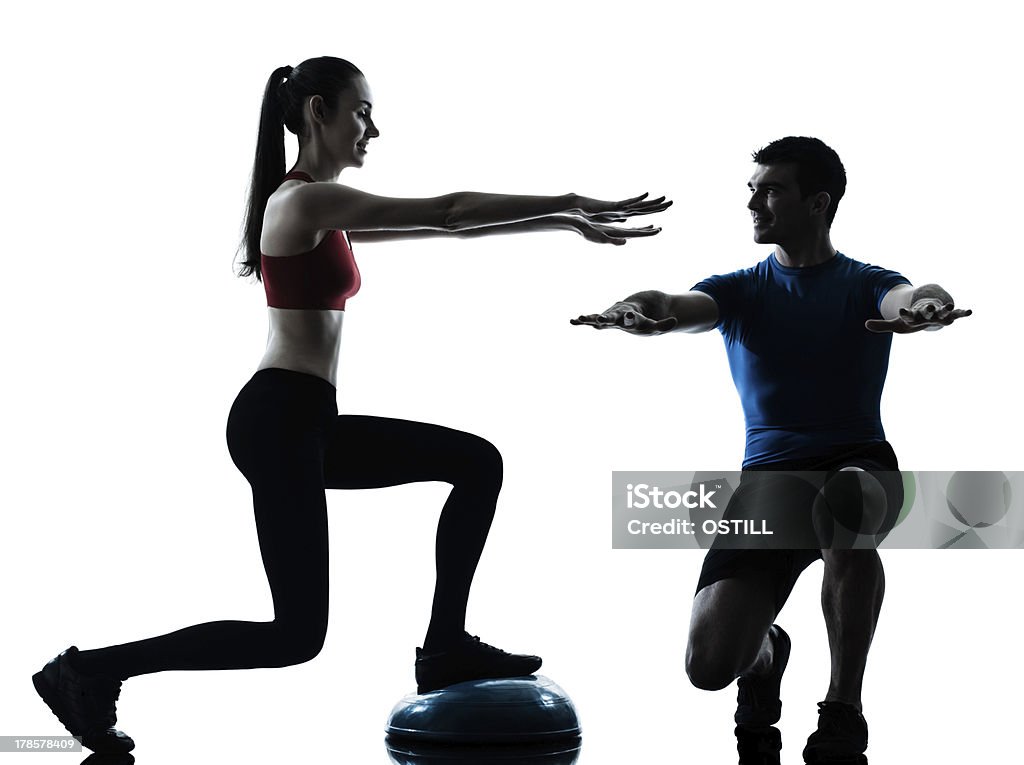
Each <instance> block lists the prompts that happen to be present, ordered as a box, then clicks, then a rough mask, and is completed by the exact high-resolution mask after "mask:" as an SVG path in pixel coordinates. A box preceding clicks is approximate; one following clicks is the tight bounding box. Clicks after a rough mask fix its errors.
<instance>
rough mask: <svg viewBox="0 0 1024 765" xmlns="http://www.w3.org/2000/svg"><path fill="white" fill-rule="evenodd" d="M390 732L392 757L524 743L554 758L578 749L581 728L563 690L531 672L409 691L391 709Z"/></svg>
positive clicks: (524, 745) (574, 708)
mask: <svg viewBox="0 0 1024 765" xmlns="http://www.w3.org/2000/svg"><path fill="white" fill-rule="evenodd" d="M387 734H388V739H387V741H388V748H389V750H391V751H392V755H394V754H397V753H398V751H402V750H410V753H411V750H415V749H417V748H420V749H422V748H423V747H426V749H436V748H438V747H443V748H445V749H446V750H451V749H452V748H453V747H454V748H464V747H470V748H477V747H480V746H486V747H489V748H490V747H503V748H518V747H524V753H525V750H528V749H530V750H537V749H538V747H539V748H540V749H543V750H544V751H547V752H549V756H550V755H554V754H556V753H558V752H561V753H563V754H568V753H569V752H578V750H579V741H580V735H581V730H580V722H579V718H578V717H577V715H576V707H574V706H573V703H572V701H571V700H570V699H569V697H568V696H566V695H565V691H563V690H562V689H561V688H559V687H558V685H556V684H555V683H554V682H552V681H551V680H549V679H548V678H546V677H543V676H541V675H531V676H529V677H511V678H501V679H494V680H471V681H469V682H465V683H457V684H455V685H451V686H449V687H447V688H442V689H440V690H437V691H431V692H430V693H422V694H409V695H408V696H406V697H405V698H403V699H402V700H401V701H399V702H398V703H397V704H396V705H395V708H394V709H392V710H391V715H390V716H389V717H388V723H387ZM537 753H538V754H540V751H537ZM478 754H479V753H478ZM574 759H575V757H573V759H572V760H565V759H560V760H558V761H560V762H562V761H564V762H571V761H573V760H574ZM545 761H549V762H553V760H550V759H545Z"/></svg>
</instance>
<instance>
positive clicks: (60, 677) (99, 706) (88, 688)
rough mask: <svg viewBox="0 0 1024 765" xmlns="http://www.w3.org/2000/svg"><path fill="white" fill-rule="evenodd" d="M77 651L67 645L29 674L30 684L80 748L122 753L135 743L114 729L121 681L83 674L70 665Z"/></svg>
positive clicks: (132, 747)
mask: <svg viewBox="0 0 1024 765" xmlns="http://www.w3.org/2000/svg"><path fill="white" fill-rule="evenodd" d="M77 653H78V649H77V648H76V647H75V646H71V647H70V648H68V649H67V650H66V651H64V652H63V653H61V654H60V655H59V656H57V657H56V658H54V659H51V660H50V661H49V662H47V664H46V666H45V667H43V668H42V670H40V671H39V672H36V673H35V674H34V675H32V684H33V685H34V686H35V687H36V691H37V692H38V693H39V695H40V696H42V698H43V701H45V702H46V706H48V707H49V708H50V711H52V712H53V713H54V714H55V715H57V719H58V720H60V721H61V723H62V724H63V725H64V727H65V728H67V730H68V732H69V733H70V734H71V735H72V736H74V737H75V738H77V739H79V740H80V741H81V742H82V746H85V747H88V748H89V749H92V750H93V751H94V752H102V753H104V754H123V753H124V752H130V751H131V750H132V749H134V748H135V742H134V741H132V740H131V738H130V737H128V736H126V735H125V734H124V733H122V732H121V731H119V730H115V729H114V723H116V722H117V714H116V712H115V711H114V702H115V701H117V697H118V696H119V695H120V693H121V681H120V680H116V679H114V678H111V677H106V676H104V675H83V674H81V673H80V672H79V671H78V670H76V669H75V668H74V667H72V666H71V664H70V663H69V661H68V659H69V658H70V660H71V661H74V657H75V654H77Z"/></svg>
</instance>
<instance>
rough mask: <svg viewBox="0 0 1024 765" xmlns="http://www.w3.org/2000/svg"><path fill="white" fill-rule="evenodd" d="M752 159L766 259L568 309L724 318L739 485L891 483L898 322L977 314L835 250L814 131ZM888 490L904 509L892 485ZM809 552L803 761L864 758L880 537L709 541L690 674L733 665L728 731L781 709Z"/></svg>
mask: <svg viewBox="0 0 1024 765" xmlns="http://www.w3.org/2000/svg"><path fill="white" fill-rule="evenodd" d="M754 162H755V163H756V168H755V170H754V173H753V176H752V177H751V179H750V182H749V183H748V186H749V188H750V201H749V203H748V204H747V207H748V208H749V209H750V212H751V214H752V216H753V223H754V241H755V242H757V243H759V244H774V245H775V249H774V251H773V252H772V254H771V255H770V256H769V257H768V258H767V259H766V260H764V261H762V262H761V263H758V264H757V265H755V266H753V267H751V268H748V269H744V270H740V271H735V272H733V273H730V274H726V275H720V276H713V277H711V278H709V279H706V280H704V281H702V282H700V283H698V284H697V285H695V286H694V287H693V288H692V290H691V291H689V292H686V293H684V294H681V295H667V294H665V293H663V292H656V291H649V292H640V293H637V294H635V295H631V296H629V297H627V298H626V299H625V300H623V301H622V302H620V303H616V304H615V305H613V306H612V307H611V308H609V309H608V310H607V311H605V312H604V313H601V314H590V315H586V316H580V317H579V318H578V319H575V320H572V322H571V323H573V324H583V325H589V326H592V327H595V328H596V329H607V328H610V327H615V328H617V329H622V330H625V331H627V332H631V333H633V334H638V335H650V334H659V333H663V332H671V331H682V332H705V331H707V330H710V329H714V328H718V329H720V331H721V333H722V335H723V337H724V339H725V344H726V350H727V354H728V357H729V365H730V369H731V371H732V376H733V380H734V382H735V384H736V388H737V390H738V391H739V394H740V398H741V400H742V404H743V409H744V414H745V417H746V426H747V427H746V430H747V433H746V454H745V458H744V461H743V470H744V473H743V479H741V487H742V486H743V484H745V483H748V478H749V477H750V476H755V475H757V473H756V471H759V470H774V471H778V470H785V471H796V470H802V471H809V470H814V471H830V472H829V475H833V476H834V475H836V474H838V473H839V471H844V473H843V474H844V475H846V476H850V475H851V474H850V473H848V472H845V471H869V472H870V473H871V474H872V475H875V476H878V477H879V481H880V482H881V483H882V484H883V485H885V476H886V475H888V476H893V475H896V473H895V471H897V470H898V465H897V463H896V456H895V454H894V453H893V451H892V448H891V447H890V445H889V444H888V442H886V441H885V434H884V431H883V429H882V424H881V420H880V417H879V402H880V399H881V393H882V386H883V383H884V381H885V374H886V370H887V368H888V358H889V348H890V345H891V342H892V334H891V333H894V332H896V333H909V332H917V331H919V330H922V329H939V328H941V327H943V326H947V325H949V324H951V323H952V322H953V321H955V320H956V319H958V318H961V317H963V316H968V315H970V313H971V312H970V311H969V310H967V311H965V310H960V309H956V308H955V307H954V305H953V300H952V298H951V297H950V296H949V294H948V293H947V292H946V291H945V290H943V289H942V288H941V287H939V286H938V285H934V284H932V285H925V286H923V287H918V288H914V287H913V286H912V285H911V284H910V282H909V281H908V280H907V279H905V278H904V277H903V276H901V275H900V274H898V273H896V272H893V271H888V270H885V269H882V268H878V267H877V266H871V265H867V264H865V263H860V262H858V261H855V260H852V259H850V258H847V257H846V256H844V255H843V254H841V253H839V252H837V251H836V249H835V248H834V247H833V246H832V242H831V240H830V236H829V230H830V227H831V224H832V221H833V219H834V217H835V214H836V208H837V206H838V204H839V201H840V199H842V196H843V193H844V192H845V189H846V172H845V170H844V168H843V165H842V162H841V161H840V159H839V157H838V155H837V154H836V153H835V152H834V151H833V150H832V149H831V148H829V147H828V146H826V145H825V144H824V143H823V142H821V141H820V140H818V139H816V138H797V137H788V138H782V139H780V140H778V141H774V142H772V143H770V144H769V145H768V146H766V147H764V148H763V149H761V150H760V151H758V152H755V153H754ZM761 475H762V476H763V475H764V474H763V473H762V474H761ZM889 483H890V484H891V480H890V481H889ZM736 494H737V495H739V494H740V491H737V492H736ZM747 494H748V496H749V495H750V493H749V492H748V493H747ZM886 495H887V498H888V501H889V505H890V509H891V508H892V507H893V506H895V509H896V511H897V512H898V508H899V505H900V504H901V503H902V495H901V487H897V488H895V489H893V488H892V487H891V485H890V487H889V488H887V489H886ZM755 496H756V494H755ZM755 501H756V500H755ZM806 509H807V510H808V511H809V509H810V508H806ZM796 511H797V509H795V510H794V512H796ZM726 513H727V514H728V513H729V511H728V510H727V511H726ZM889 528H891V525H890V526H889ZM823 546H824V545H823ZM837 547H838V546H837ZM818 558H822V559H823V560H824V563H825V573H824V581H823V585H822V609H823V611H824V616H825V624H826V628H827V631H828V638H829V647H830V649H831V655H832V671H831V682H830V685H829V689H828V692H827V694H826V695H825V700H824V701H823V702H821V703H819V719H818V730H817V731H816V732H814V733H812V734H811V736H810V738H809V739H808V742H807V746H806V748H805V749H804V759H805V761H806V762H808V763H821V762H837V763H838V762H854V763H856V762H866V759H865V758H864V754H863V753H864V751H865V749H866V748H867V724H866V722H865V720H864V717H863V715H862V714H861V684H862V681H863V676H864V667H865V663H866V660H867V653H868V648H869V646H870V644H871V638H872V635H873V634H874V628H875V624H876V622H877V619H878V612H879V608H880V606H881V601H882V595H883V591H884V575H883V570H882V564H881V560H880V558H879V556H878V553H877V552H876V551H875V550H874V549H856V550H855V549H829V548H828V547H826V549H821V550H816V549H812V550H729V549H716V548H712V549H711V550H709V552H708V553H707V556H706V557H705V560H704V566H703V569H702V571H701V575H700V579H699V581H698V585H697V593H696V596H695V598H694V602H693V611H692V614H691V622H690V635H689V640H688V645H687V650H686V672H687V675H688V676H689V678H690V680H691V681H692V682H693V684H694V685H695V686H697V687H698V688H703V689H706V690H719V689H722V688H725V687H726V686H727V685H729V684H730V683H731V682H732V681H733V679H735V678H738V686H739V694H738V696H739V699H738V702H739V703H738V707H737V711H736V716H735V719H736V723H737V725H738V727H737V736H740V733H741V729H745V730H765V729H767V726H771V725H773V724H774V723H775V722H777V721H778V720H779V717H780V714H781V701H780V699H779V686H780V681H781V678H782V673H783V671H784V670H785V667H786V663H787V661H788V659H789V653H790V640H789V636H788V635H787V634H786V633H785V632H784V631H783V630H782V628H780V627H779V626H778V625H776V624H774V621H775V617H776V616H777V614H778V612H779V610H780V609H781V608H782V606H783V605H784V603H785V602H786V599H787V598H788V597H789V594H790V592H791V591H792V588H793V585H794V584H795V582H796V579H797V577H798V576H799V575H800V573H801V571H803V569H804V568H806V567H807V566H808V565H809V564H810V563H811V562H813V561H814V560H817V559H818Z"/></svg>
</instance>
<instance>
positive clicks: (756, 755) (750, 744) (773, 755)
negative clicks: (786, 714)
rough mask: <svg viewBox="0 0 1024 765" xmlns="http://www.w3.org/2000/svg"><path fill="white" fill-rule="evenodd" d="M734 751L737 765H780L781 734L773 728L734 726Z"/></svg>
mask: <svg viewBox="0 0 1024 765" xmlns="http://www.w3.org/2000/svg"><path fill="white" fill-rule="evenodd" d="M736 751H737V752H738V753H739V756H740V760H739V765H780V761H781V757H782V755H781V752H782V734H781V733H780V732H779V729H778V728H775V727H773V726H769V727H767V728H765V727H752V726H749V725H737V726H736Z"/></svg>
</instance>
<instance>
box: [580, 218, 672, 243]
mask: <svg viewBox="0 0 1024 765" xmlns="http://www.w3.org/2000/svg"><path fill="white" fill-rule="evenodd" d="M572 226H573V228H575V229H576V230H577V231H579V232H580V234H582V235H583V238H584V239H586V240H587V241H588V242H595V243H597V244H625V243H626V240H627V239H635V238H636V237H642V236H654V235H655V234H657V233H658V232H659V231H661V228H659V227H655V226H642V227H640V228H623V227H621V226H609V225H607V224H605V223H594V222H593V221H590V220H587V219H586V218H573V219H572Z"/></svg>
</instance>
